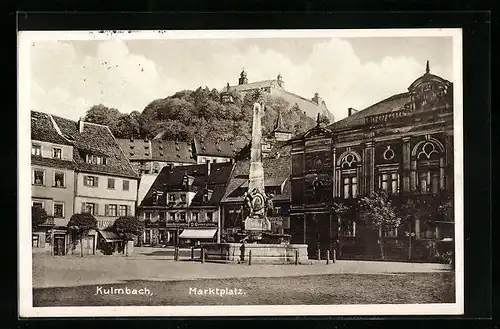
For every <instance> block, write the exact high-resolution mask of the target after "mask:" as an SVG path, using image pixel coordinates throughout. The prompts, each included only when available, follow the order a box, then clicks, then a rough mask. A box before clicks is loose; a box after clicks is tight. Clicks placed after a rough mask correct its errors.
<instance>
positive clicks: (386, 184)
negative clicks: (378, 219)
mask: <svg viewBox="0 0 500 329" xmlns="http://www.w3.org/2000/svg"><path fill="white" fill-rule="evenodd" d="M379 189H381V190H382V191H385V192H388V193H391V194H398V193H399V174H398V173H397V172H389V173H382V174H380V175H379Z"/></svg>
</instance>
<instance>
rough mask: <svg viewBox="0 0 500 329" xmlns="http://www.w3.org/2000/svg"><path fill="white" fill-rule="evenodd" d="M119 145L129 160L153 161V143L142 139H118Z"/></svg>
mask: <svg viewBox="0 0 500 329" xmlns="http://www.w3.org/2000/svg"><path fill="white" fill-rule="evenodd" d="M116 141H117V142H118V145H120V148H121V149H122V150H123V153H125V154H126V155H127V158H128V159H129V160H151V159H152V151H151V141H150V140H145V139H142V138H137V139H130V138H120V139H116Z"/></svg>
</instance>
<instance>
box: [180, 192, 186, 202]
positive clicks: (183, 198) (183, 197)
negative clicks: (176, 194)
mask: <svg viewBox="0 0 500 329" xmlns="http://www.w3.org/2000/svg"><path fill="white" fill-rule="evenodd" d="M181 202H182V203H186V195H185V194H181Z"/></svg>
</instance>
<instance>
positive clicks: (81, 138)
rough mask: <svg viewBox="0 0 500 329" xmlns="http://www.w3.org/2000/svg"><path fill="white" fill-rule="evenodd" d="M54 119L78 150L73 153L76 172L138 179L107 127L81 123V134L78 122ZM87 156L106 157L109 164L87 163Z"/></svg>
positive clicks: (59, 118)
mask: <svg viewBox="0 0 500 329" xmlns="http://www.w3.org/2000/svg"><path fill="white" fill-rule="evenodd" d="M52 117H53V119H54V122H55V123H56V124H57V126H58V128H59V130H60V131H61V133H62V134H63V135H65V136H68V137H69V138H70V139H71V140H72V141H73V146H74V147H75V148H76V149H75V151H74V152H73V161H74V162H75V165H76V170H79V171H84V172H91V173H98V174H110V175H116V176H123V177H130V178H137V177H138V175H137V174H136V173H135V171H134V170H133V168H132V166H131V165H130V162H129V161H128V158H127V157H126V156H125V154H124V152H123V151H122V149H121V148H120V146H119V145H118V142H117V141H116V139H115V137H114V136H113V134H112V133H111V130H109V128H108V127H107V126H103V125H98V124H94V123H89V122H81V124H82V128H83V129H82V132H80V131H79V127H78V123H77V122H75V121H72V120H69V119H65V118H62V117H58V116H55V115H53V116H52ZM85 154H92V155H98V156H106V158H107V163H106V165H103V164H91V163H87V162H85Z"/></svg>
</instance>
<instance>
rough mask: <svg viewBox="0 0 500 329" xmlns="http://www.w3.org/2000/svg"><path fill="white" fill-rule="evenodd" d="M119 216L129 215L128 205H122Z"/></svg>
mask: <svg viewBox="0 0 500 329" xmlns="http://www.w3.org/2000/svg"><path fill="white" fill-rule="evenodd" d="M119 211H120V212H119V216H127V215H128V207H127V206H126V205H121V206H120V210H119Z"/></svg>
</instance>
